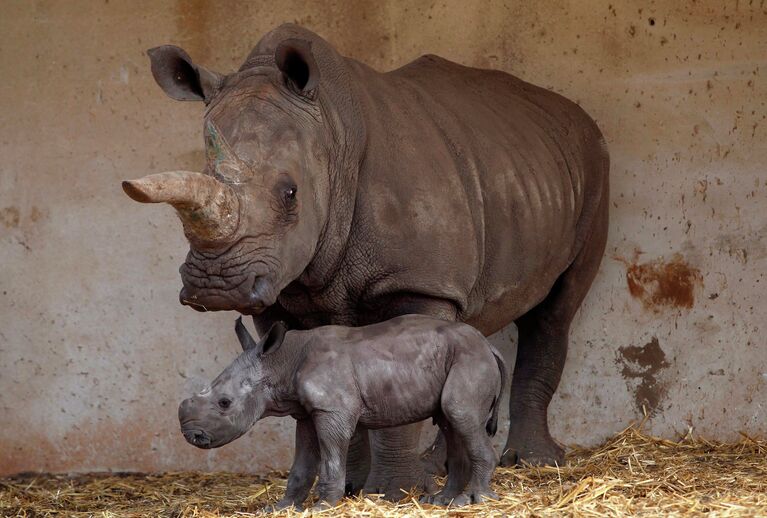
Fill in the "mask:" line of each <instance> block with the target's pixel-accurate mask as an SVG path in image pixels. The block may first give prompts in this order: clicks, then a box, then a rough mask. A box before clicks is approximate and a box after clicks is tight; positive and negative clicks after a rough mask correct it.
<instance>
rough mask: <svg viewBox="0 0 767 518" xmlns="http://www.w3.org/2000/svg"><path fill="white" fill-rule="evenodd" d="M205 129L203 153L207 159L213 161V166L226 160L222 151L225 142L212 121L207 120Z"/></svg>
mask: <svg viewBox="0 0 767 518" xmlns="http://www.w3.org/2000/svg"><path fill="white" fill-rule="evenodd" d="M205 129H206V132H205V133H206V135H205V155H206V157H207V159H208V160H209V161H211V162H213V165H214V166H217V165H218V164H220V163H221V162H223V161H224V160H226V153H225V151H224V149H225V146H226V143H225V142H224V140H223V138H221V135H220V134H219V132H218V129H217V128H216V127H215V126H214V125H213V123H212V122H208V123H207V125H206V128H205Z"/></svg>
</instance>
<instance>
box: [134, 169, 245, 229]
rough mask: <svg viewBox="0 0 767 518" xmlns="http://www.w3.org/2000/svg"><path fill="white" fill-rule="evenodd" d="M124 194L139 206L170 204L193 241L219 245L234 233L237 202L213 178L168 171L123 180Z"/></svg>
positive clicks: (235, 197) (191, 173)
mask: <svg viewBox="0 0 767 518" xmlns="http://www.w3.org/2000/svg"><path fill="white" fill-rule="evenodd" d="M122 187H123V190H124V191H125V194H127V195H128V196H130V197H131V198H132V199H134V200H136V201H138V202H141V203H169V204H170V205H172V206H173V208H174V209H176V212H178V215H179V217H180V218H181V222H182V223H183V224H184V233H185V234H186V237H187V238H188V239H189V240H190V241H193V242H196V243H201V244H206V243H211V244H212V243H220V242H225V241H227V240H229V239H231V238H232V237H233V236H234V234H235V232H236V231H237V225H238V223H239V215H240V210H239V207H240V202H239V198H238V197H237V193H235V192H234V190H233V189H232V188H231V187H230V186H228V185H226V184H224V183H221V182H219V181H218V180H216V179H215V178H213V177H212V176H208V175H205V174H201V173H194V172H190V171H170V172H167V173H158V174H151V175H149V176H145V177H143V178H139V179H137V180H126V181H124V182H123V183H122Z"/></svg>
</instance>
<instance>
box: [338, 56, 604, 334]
mask: <svg viewBox="0 0 767 518" xmlns="http://www.w3.org/2000/svg"><path fill="white" fill-rule="evenodd" d="M350 68H351V69H352V70H353V71H354V73H355V76H356V78H357V79H358V80H359V83H360V88H359V90H360V92H361V97H362V99H361V105H362V107H363V113H364V117H365V124H366V126H367V143H366V148H365V160H364V163H363V167H362V170H361V171H360V176H359V179H358V199H357V205H358V208H357V210H358V212H359V213H360V215H361V217H360V223H361V224H360V225H359V226H360V228H361V229H362V231H363V232H364V233H365V236H366V240H367V242H373V243H376V244H377V245H378V247H377V254H375V257H376V258H377V261H378V263H379V264H378V265H377V266H378V268H379V269H380V270H382V271H384V272H387V273H388V272H396V274H393V275H388V276H387V278H386V281H385V282H382V283H379V284H378V285H377V286H376V287H375V288H374V290H373V291H374V292H382V293H385V292H387V291H393V290H396V289H403V287H404V288H409V289H413V291H418V292H420V293H424V294H427V295H432V296H438V297H442V298H446V299H449V300H452V301H454V302H455V304H456V306H457V308H458V309H459V318H460V319H462V320H467V321H470V322H471V321H472V319H474V318H476V317H477V315H479V314H480V313H481V312H483V311H486V310H487V309H488V308H487V307H486V306H487V305H488V304H489V305H496V306H498V305H501V306H503V313H504V314H505V319H506V322H504V323H502V324H500V325H503V324H505V323H507V322H508V321H510V320H511V319H513V318H516V316H519V315H520V314H522V313H524V312H525V311H526V310H527V309H529V308H530V307H532V306H534V305H535V304H537V303H538V302H539V301H540V300H541V299H542V298H543V297H544V296H545V295H546V293H547V292H548V291H549V289H550V288H551V286H552V285H553V283H554V281H555V280H556V278H557V277H558V276H559V275H560V274H561V273H562V271H564V270H565V269H566V268H567V266H568V265H569V263H570V262H571V261H572V259H573V257H574V255H575V254H576V253H577V244H578V242H579V240H580V239H582V238H581V237H579V233H583V232H587V231H588V227H589V224H588V223H589V222H587V221H584V218H583V215H584V214H585V213H586V212H587V211H584V210H583V209H584V204H593V205H596V204H598V201H599V197H600V196H601V194H602V191H603V190H604V188H605V185H606V183H605V179H604V178H603V176H604V174H605V173H606V170H605V168H603V167H598V165H599V164H601V163H602V162H603V156H602V155H603V154H604V151H603V141H602V137H601V134H600V133H599V130H598V129H597V127H596V125H595V123H594V122H593V121H592V120H591V119H590V118H589V117H588V115H586V114H585V113H584V112H583V111H582V110H581V109H580V107H578V106H577V105H576V104H575V103H572V102H570V101H568V100H567V99H565V98H564V97H561V96H559V95H558V94H555V93H553V92H550V91H547V90H545V89H542V88H538V87H536V86H533V85H531V84H529V83H526V82H524V81H522V80H520V79H518V78H516V77H513V76H511V75H509V74H506V73H503V72H499V71H490V70H480V69H472V68H468V67H463V66H460V65H457V64H455V63H452V62H449V61H447V60H444V59H441V58H437V57H434V56H424V57H422V58H420V59H418V60H416V61H414V62H412V63H410V64H409V65H406V66H404V67H402V68H400V69H398V70H395V71H392V72H389V73H386V74H380V73H377V72H375V71H373V70H371V69H369V68H368V67H366V66H364V65H361V64H358V63H356V62H353V61H351V60H350ZM595 164H596V165H597V166H595ZM588 212H589V213H590V211H588ZM496 309H497V308H496ZM483 327H485V329H483V331H486V330H487V329H486V326H483ZM494 327H498V326H497V325H496V326H494Z"/></svg>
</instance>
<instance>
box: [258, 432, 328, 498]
mask: <svg viewBox="0 0 767 518" xmlns="http://www.w3.org/2000/svg"><path fill="white" fill-rule="evenodd" d="M319 462H320V446H319V443H318V441H317V433H316V432H315V430H314V424H313V423H312V420H311V419H299V420H297V421H296V448H295V454H294V457H293V466H292V467H291V468H290V474H289V475H288V487H287V489H286V490H285V496H283V497H282V499H281V500H280V501H279V502H277V503H276V504H275V505H274V506H272V507H271V508H269V511H270V512H277V511H279V510H281V509H285V508H287V507H291V506H292V507H295V508H296V509H297V510H301V509H302V506H303V503H304V500H306V498H307V497H308V496H309V492H310V491H311V490H312V486H313V485H314V479H315V478H316V477H317V468H318V465H319Z"/></svg>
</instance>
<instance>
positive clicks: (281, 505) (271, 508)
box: [262, 500, 304, 514]
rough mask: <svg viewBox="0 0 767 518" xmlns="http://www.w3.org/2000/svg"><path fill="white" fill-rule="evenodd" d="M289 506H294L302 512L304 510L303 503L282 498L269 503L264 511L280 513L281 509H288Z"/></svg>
mask: <svg viewBox="0 0 767 518" xmlns="http://www.w3.org/2000/svg"><path fill="white" fill-rule="evenodd" d="M288 507H292V508H293V509H294V510H296V511H298V512H301V511H303V510H304V508H303V506H302V505H301V504H296V503H294V502H293V501H291V500H280V501H278V502H277V503H275V504H272V505H267V506H266V507H264V508H263V509H262V511H263V512H264V513H269V514H271V513H279V512H280V511H282V510H284V509H287V508H288Z"/></svg>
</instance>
